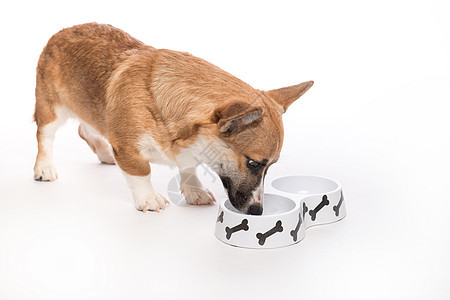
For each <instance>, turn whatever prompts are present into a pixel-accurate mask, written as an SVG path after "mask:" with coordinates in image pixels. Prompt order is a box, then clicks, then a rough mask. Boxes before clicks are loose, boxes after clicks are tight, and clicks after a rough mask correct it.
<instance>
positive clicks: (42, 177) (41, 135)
mask: <svg viewBox="0 0 450 300" xmlns="http://www.w3.org/2000/svg"><path fill="white" fill-rule="evenodd" d="M41 100H42V99H38V97H36V111H35V114H34V118H35V121H36V124H37V127H38V128H37V133H36V138H37V142H38V153H37V156H36V163H35V165H34V179H35V180H37V181H54V180H56V179H57V178H58V175H57V173H56V168H55V166H54V164H53V140H54V139H55V134H56V131H57V130H58V128H60V127H61V126H62V125H63V124H64V123H65V122H66V121H67V119H68V118H69V116H70V112H69V110H68V109H66V108H65V107H63V106H52V105H50V104H49V103H48V102H47V103H42V102H43V101H41Z"/></svg>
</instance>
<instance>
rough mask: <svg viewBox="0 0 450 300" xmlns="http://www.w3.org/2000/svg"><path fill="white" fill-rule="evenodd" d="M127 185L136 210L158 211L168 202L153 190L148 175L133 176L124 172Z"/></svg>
mask: <svg viewBox="0 0 450 300" xmlns="http://www.w3.org/2000/svg"><path fill="white" fill-rule="evenodd" d="M124 175H125V178H126V179H127V182H128V186H129V187H130V189H131V192H132V193H133V199H134V205H135V206H136V209H137V210H142V211H143V212H146V211H147V210H151V211H159V210H160V209H165V208H166V204H169V201H167V199H166V198H164V197H163V196H161V195H160V194H159V193H157V192H156V191H155V189H154V188H153V185H152V183H151V181H150V175H147V176H133V175H129V174H127V173H125V172H124Z"/></svg>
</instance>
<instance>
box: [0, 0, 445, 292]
mask: <svg viewBox="0 0 450 300" xmlns="http://www.w3.org/2000/svg"><path fill="white" fill-rule="evenodd" d="M36 3H37V2H36ZM36 3H35V4H33V5H37V4H36ZM108 3H109V2H108ZM149 3H150V2H149ZM299 3H300V2H299ZM301 3H303V4H301V5H300V4H299V5H297V6H296V7H284V6H282V5H280V6H274V7H270V6H264V5H262V4H261V6H259V5H260V4H259V2H258V7H257V8H258V9H257V12H258V13H254V12H255V10H254V9H256V8H255V7H253V6H252V5H250V4H248V5H247V4H245V5H244V4H242V2H239V7H240V8H239V11H237V15H235V17H234V18H233V22H235V23H232V24H230V23H229V22H228V21H229V20H228V17H227V16H229V15H232V14H233V15H234V13H235V12H236V11H235V10H234V8H233V7H232V6H229V7H228V6H227V7H215V8H214V7H210V6H208V5H206V4H204V5H202V6H201V7H202V9H205V10H207V9H209V10H210V12H211V13H212V12H213V11H214V12H221V13H220V14H219V15H216V14H211V15H209V17H208V19H206V21H207V22H208V24H209V25H208V26H206V27H205V23H203V22H204V21H205V20H204V19H202V17H203V15H204V13H203V10H201V9H200V10H196V9H195V8H193V7H191V6H183V4H181V3H178V5H180V6H181V8H180V11H178V10H177V14H176V17H173V16H172V15H168V12H169V11H171V7H170V5H169V4H158V5H160V6H161V7H159V6H156V4H148V6H147V7H145V6H144V7H141V6H139V7H141V9H139V11H137V12H136V7H137V6H136V5H134V6H131V4H130V5H129V7H128V6H127V7H123V6H117V7H115V6H114V7H111V9H104V7H103V6H101V5H100V4H95V5H93V6H92V7H91V9H90V10H85V9H84V6H83V5H80V6H79V7H74V8H73V9H74V10H68V9H66V8H64V9H62V8H58V7H55V6H51V5H50V4H49V3H47V2H46V3H41V2H39V7H38V6H36V7H35V6H31V7H28V8H27V9H26V10H25V11H24V9H23V7H19V6H17V5H18V4H9V5H14V7H13V8H14V9H13V10H11V11H13V13H11V15H10V16H6V17H7V18H6V19H4V18H2V20H1V22H2V23H1V25H2V26H0V27H1V28H2V29H1V30H2V37H3V39H4V40H6V39H7V40H9V41H12V42H11V43H8V45H7V46H6V45H5V46H3V45H2V47H1V48H0V51H1V57H2V58H3V60H2V69H1V72H0V76H1V78H0V79H1V80H0V82H1V83H2V87H1V97H0V104H1V106H0V299H2V300H3V299H5V300H10V299H13V300H16V299H77V300H78V299H96V300H97V299H108V300H110V299H433V300H434V299H450V285H449V282H450V259H449V254H450V217H449V214H450V193H449V186H450V155H449V153H450V135H449V130H450V118H449V116H448V113H449V109H448V107H449V104H448V103H449V100H450V89H449V83H450V71H449V70H450V54H449V53H450V43H449V40H448V36H449V34H450V32H449V28H450V26H447V25H449V23H448V14H446V13H445V11H446V10H445V7H444V5H443V4H444V3H443V2H442V3H441V2H439V1H429V2H427V5H424V4H423V5H422V4H421V3H420V1H418V2H417V3H416V2H411V1H406V2H401V1H381V2H380V3H378V2H377V4H376V5H373V6H364V5H362V4H359V2H355V3H353V2H351V1H343V2H339V4H338V3H337V2H334V1H329V2H327V3H322V2H317V3H315V2H309V3H306V2H301ZM85 4H86V3H85ZM190 5H191V4H190ZM236 5H238V3H236ZM149 6H150V7H149ZM236 7H237V6H236ZM150 8H151V9H152V11H156V12H155V13H154V14H152V18H153V19H152V18H147V14H148V13H147V12H148V11H150ZM447 11H448V10H447ZM18 12H24V13H27V12H28V13H27V15H26V18H25V17H23V15H22V14H20V15H19V13H18ZM56 12H58V13H56ZM135 13H136V14H137V17H135ZM14 16H15V17H14ZM80 16H85V17H83V18H81V17H80ZM125 16H128V17H127V18H126V17H125ZM211 16H214V17H211ZM166 17H167V18H168V17H170V18H169V19H170V20H172V21H171V23H170V24H172V26H170V24H167V21H166V20H168V19H166ZM272 17H273V18H272ZM27 18H28V19H27ZM88 18H90V19H89V20H97V21H99V22H109V23H114V24H115V25H116V26H118V27H125V29H127V30H128V31H130V33H132V34H134V33H136V35H137V36H138V38H140V39H141V40H143V41H145V42H146V43H149V44H152V43H155V44H154V45H155V46H157V47H168V48H172V49H178V50H188V51H193V52H194V54H196V55H198V56H201V57H204V58H206V59H208V60H210V61H212V62H213V63H215V64H217V65H219V66H220V67H223V68H225V69H226V70H228V71H230V72H231V73H233V74H236V75H238V76H239V77H241V78H243V79H244V80H246V81H249V83H251V84H252V85H254V86H255V87H257V88H275V87H279V86H281V85H282V84H284V83H287V84H294V83H297V82H296V80H299V81H300V80H302V79H304V80H305V81H306V80H309V79H314V80H315V82H316V83H315V85H314V87H313V88H312V89H311V90H310V91H309V92H308V93H307V94H306V95H305V96H304V97H303V98H302V100H300V101H299V102H298V103H294V104H293V105H292V107H290V109H289V111H288V112H287V113H286V115H285V116H284V122H285V133H286V135H285V143H284V146H283V151H282V158H281V159H280V161H279V163H277V164H276V165H274V166H273V167H272V168H271V170H270V171H269V174H268V178H269V180H267V182H266V184H270V178H275V177H279V176H284V175H287V174H293V173H304V174H316V175H323V176H328V177H332V178H334V179H336V180H338V181H340V182H341V183H342V185H343V189H344V194H345V201H346V205H347V217H346V218H345V219H343V220H342V221H341V222H338V223H335V224H330V225H326V226H319V227H314V228H311V229H309V230H308V231H307V233H306V238H305V239H304V240H303V241H301V242H300V243H298V244H296V245H294V246H290V247H286V248H280V249H273V250H249V249H240V248H235V247H231V246H228V245H226V244H223V243H221V242H220V241H218V240H217V239H216V238H215V236H214V225H215V221H216V217H217V211H218V205H217V204H216V205H213V206H208V207H191V206H187V205H185V204H184V203H182V202H181V203H178V202H177V201H174V203H172V205H171V207H169V208H168V209H166V210H165V211H162V212H161V213H146V214H143V213H141V212H138V211H136V210H135V209H134V206H133V203H132V199H131V193H130V191H129V190H128V188H127V186H126V182H125V179H124V178H123V176H122V174H121V172H120V171H119V169H118V168H117V167H116V166H106V165H101V164H100V163H98V161H97V160H96V157H95V155H94V154H93V153H91V151H90V149H89V148H88V147H87V145H85V144H84V141H82V140H81V139H80V138H79V137H78V136H77V132H76V123H74V122H70V123H68V124H67V125H66V126H65V127H64V128H63V129H61V131H60V132H59V133H58V135H57V138H56V142H55V162H56V166H57V169H58V172H59V179H58V180H57V181H56V182H53V183H42V182H35V181H34V180H33V178H32V177H33V172H32V169H33V164H34V157H35V154H36V142H35V136H34V135H35V126H34V124H33V123H32V122H31V115H32V111H33V92H34V70H33V69H34V67H35V64H36V61H37V57H38V55H39V52H40V50H41V49H42V47H43V46H44V44H45V42H46V40H47V39H48V37H49V36H50V35H51V34H52V33H54V32H55V31H57V30H58V29H60V27H62V26H69V25H72V24H76V23H81V22H84V21H88V20H85V19H88ZM19 19H20V20H22V19H27V20H28V21H24V22H20V23H18V22H17V20H19ZM8 20H9V21H8ZM277 20H278V21H277ZM269 21H273V22H269ZM8 22H9V23H8ZM164 22H165V23H164ZM11 24H15V25H14V26H12V25H11ZM159 24H166V25H167V26H166V27H164V26H163V27H158V26H157V25H159ZM248 24H252V25H251V26H250V25H248ZM253 25H254V26H253ZM230 26H231V27H230ZM244 29H246V30H244ZM202 30H203V31H202ZM229 32H232V33H233V35H230V34H229ZM266 35H268V38H267V39H266V38H265V37H266ZM205 36H208V37H209V39H205ZM292 37H297V38H296V39H291V38H292ZM153 40H154V41H155V42H152V41H153ZM287 84H286V85H287ZM199 173H200V175H202V176H201V177H202V178H203V182H204V183H205V184H206V185H207V186H208V187H209V188H210V189H211V190H213V192H215V194H216V196H217V198H218V199H224V197H225V195H224V193H223V191H222V187H221V185H220V181H219V180H218V179H217V178H216V177H211V176H210V174H208V173H206V174H204V173H203V169H199ZM152 174H153V175H152V176H153V182H154V185H155V187H156V189H157V190H158V191H159V192H161V193H163V194H166V195H167V192H168V184H169V182H170V180H171V179H172V178H173V176H174V175H175V174H176V170H171V169H169V168H166V167H163V166H153V173H152Z"/></svg>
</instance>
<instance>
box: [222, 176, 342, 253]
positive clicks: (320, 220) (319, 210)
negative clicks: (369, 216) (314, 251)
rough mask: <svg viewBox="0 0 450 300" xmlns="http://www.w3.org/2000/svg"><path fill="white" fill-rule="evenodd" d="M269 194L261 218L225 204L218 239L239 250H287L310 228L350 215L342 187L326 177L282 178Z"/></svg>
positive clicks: (267, 188) (265, 195) (224, 202)
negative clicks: (347, 211)
mask: <svg viewBox="0 0 450 300" xmlns="http://www.w3.org/2000/svg"><path fill="white" fill-rule="evenodd" d="M266 192H267V193H265V194H264V202H263V214H262V215H261V216H258V215H247V214H244V213H242V212H240V211H238V210H236V209H235V208H234V207H233V206H232V205H231V203H230V201H229V200H225V201H223V202H222V203H221V204H220V207H219V214H218V217H217V220H216V229H215V234H216V237H217V238H218V239H219V240H221V241H222V242H224V243H226V244H229V245H232V246H237V247H244V248H261V249H263V248H277V247H284V246H289V245H292V244H295V243H298V242H299V241H301V240H302V239H303V238H304V237H305V230H306V229H307V228H308V227H310V226H314V225H321V224H326V223H332V222H336V221H339V220H341V219H342V218H343V217H344V216H345V214H346V211H345V203H344V197H343V195H342V188H341V185H340V184H339V183H338V182H336V181H334V180H332V179H329V178H326V177H320V176H311V175H292V176H286V177H281V178H277V179H275V180H273V181H272V183H271V185H270V186H268V187H266Z"/></svg>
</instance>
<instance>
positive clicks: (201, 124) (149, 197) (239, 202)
mask: <svg viewBox="0 0 450 300" xmlns="http://www.w3.org/2000/svg"><path fill="white" fill-rule="evenodd" d="M36 81H37V82H36V111H35V120H36V124H37V127H38V129H37V141H38V154H37V158H36V164H35V167H34V178H35V179H36V180H39V181H53V180H55V179H56V178H57V175H56V170H55V167H54V165H53V160H52V144H53V139H54V136H55V132H56V130H57V129H58V128H59V127H60V126H61V125H62V124H64V122H65V121H66V120H67V119H68V118H70V117H74V118H78V119H79V120H80V122H81V124H80V127H79V134H80V136H81V137H82V138H83V139H84V140H86V142H87V143H88V144H89V146H90V147H91V148H92V150H93V151H94V152H95V153H96V154H97V155H98V158H99V159H100V161H102V162H104V163H108V164H114V163H115V162H116V163H117V164H118V165H119V167H120V168H121V169H122V170H123V172H124V174H125V176H126V178H127V181H128V184H129V186H130V188H131V190H132V193H133V197H134V202H135V206H136V208H137V209H138V210H142V211H144V212H145V211H146V210H152V211H159V210H160V209H164V208H165V206H166V204H168V201H167V200H166V199H165V198H164V197H163V196H161V195H159V194H158V193H156V192H155V190H154V189H153V187H152V184H151V182H150V165H149V162H154V163H163V164H168V165H172V166H177V167H178V168H179V170H180V174H181V183H180V189H181V191H182V192H183V193H184V195H185V198H186V200H187V202H188V203H190V204H208V203H212V202H214V201H215V199H214V197H213V195H212V194H211V192H210V191H208V190H207V189H205V188H204V187H203V186H202V184H201V183H200V182H199V180H198V178H197V177H196V175H195V168H196V166H197V165H198V164H200V163H206V164H208V165H209V167H210V168H211V169H212V170H214V171H215V172H216V173H217V174H218V175H219V177H220V178H221V180H222V182H223V185H224V187H225V189H226V190H227V192H228V196H229V198H230V200H231V203H232V204H233V205H234V206H235V207H236V208H237V209H238V210H240V211H242V212H245V213H248V214H261V213H262V201H263V182H264V176H265V174H266V172H267V169H268V167H269V166H270V165H271V164H273V163H274V162H275V161H276V160H277V159H278V156H279V154H280V150H281V146H282V143H283V124H282V120H281V115H282V114H283V113H284V112H285V111H286V109H287V107H288V106H289V105H290V104H291V103H292V102H294V101H295V100H296V99H298V98H299V97H300V96H301V95H303V94H304V93H305V92H306V91H307V90H308V89H309V88H310V87H311V86H312V85H313V82H312V81H308V82H304V83H301V84H299V85H295V86H291V87H286V88H282V89H278V90H272V91H267V92H263V91H259V90H256V89H253V88H252V87H250V86H249V85H248V84H246V83H244V82H242V81H241V80H239V79H237V78H235V77H233V76H232V75H230V74H228V73H226V72H225V71H223V70H221V69H220V68H218V67H216V66H214V65H212V64H210V63H208V62H206V61H204V60H202V59H199V58H197V57H194V56H192V55H189V54H187V53H182V52H175V51H170V50H160V49H155V48H153V47H150V46H146V45H144V44H143V43H141V42H140V41H138V40H136V39H134V38H133V37H131V36H130V35H128V34H127V33H125V32H123V31H121V30H119V29H116V28H114V27H112V26H110V25H99V24H95V23H90V24H83V25H79V26H74V27H72V28H68V29H64V30H62V31H60V32H58V33H57V34H55V35H54V36H53V37H52V38H51V39H50V40H49V42H48V44H47V46H46V47H45V49H44V50H43V52H42V54H41V56H40V58H39V63H38V67H37V78H36Z"/></svg>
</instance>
